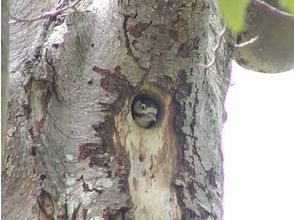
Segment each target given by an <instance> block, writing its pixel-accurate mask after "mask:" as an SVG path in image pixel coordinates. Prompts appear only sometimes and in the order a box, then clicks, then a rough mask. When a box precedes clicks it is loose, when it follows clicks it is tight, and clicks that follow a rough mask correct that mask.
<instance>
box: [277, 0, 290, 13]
mask: <svg viewBox="0 0 294 220" xmlns="http://www.w3.org/2000/svg"><path fill="white" fill-rule="evenodd" d="M279 4H280V5H281V6H282V7H283V8H285V9H286V10H288V11H289V12H291V13H293V14H294V0H279Z"/></svg>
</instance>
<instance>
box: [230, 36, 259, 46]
mask: <svg viewBox="0 0 294 220" xmlns="http://www.w3.org/2000/svg"><path fill="white" fill-rule="evenodd" d="M258 38H259V37H258V36H255V37H253V38H251V39H250V40H248V41H245V42H243V43H240V44H234V45H233V46H234V48H243V47H247V46H248V45H250V44H253V43H254V42H255V41H257V40H258Z"/></svg>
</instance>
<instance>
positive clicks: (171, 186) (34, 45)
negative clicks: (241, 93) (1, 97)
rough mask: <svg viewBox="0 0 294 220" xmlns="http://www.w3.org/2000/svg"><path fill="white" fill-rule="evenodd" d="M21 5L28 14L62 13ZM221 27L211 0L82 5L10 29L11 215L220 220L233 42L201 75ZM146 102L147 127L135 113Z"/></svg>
mask: <svg viewBox="0 0 294 220" xmlns="http://www.w3.org/2000/svg"><path fill="white" fill-rule="evenodd" d="M16 2H17V1H12V3H11V6H12V12H11V15H13V16H15V17H19V18H24V17H25V16H27V17H26V18H27V19H29V18H33V17H36V16H39V15H40V13H42V11H49V10H52V8H54V7H56V6H54V4H55V3H56V2H51V1H49V2H46V1H35V0H33V1H22V2H18V4H16ZM65 3H66V1H63V2H61V3H60V4H59V6H58V7H60V8H61V7H65V5H63V4H65ZM69 4H71V3H69ZM221 29H222V24H221V18H220V15H219V14H218V12H217V11H216V5H215V2H214V1H206V0H202V1H184V2H182V1H98V0H94V1H81V3H80V4H78V6H77V8H76V10H73V8H70V9H69V10H67V11H64V12H62V14H61V15H58V16H57V17H51V18H50V19H49V18H48V19H43V20H38V21H35V22H29V23H28V22H19V23H15V24H13V25H12V26H11V42H12V45H11V48H10V59H11V64H10V82H9V83H10V84H9V86H10V88H11V91H10V99H9V105H8V108H9V115H8V116H9V118H8V134H7V148H6V150H5V154H4V157H3V160H4V167H3V173H2V177H3V182H2V183H3V184H2V195H3V206H2V207H3V208H2V217H3V218H4V219H42V220H43V219H56V220H57V219H58V220H62V219H110V220H111V219H140V220H151V219H164V220H165V219H185V220H186V219H187V220H189V219H193V220H195V219H201V220H204V219H221V216H222V203H221V202H222V195H223V191H222V186H223V168H222V153H221V128H222V123H223V119H224V108H223V103H224V97H225V93H226V90H227V84H228V75H227V66H228V65H227V64H228V61H229V54H228V51H229V50H228V48H227V45H224V43H223V42H222V43H221V44H220V49H219V50H218V53H217V60H216V62H215V64H214V65H213V66H212V67H210V68H203V67H202V66H203V65H202V64H205V63H209V62H210V61H211V60H212V59H213V58H214V53H213V51H212V49H213V48H214V46H215V45H216V43H217V41H218V40H219V37H218V33H219V32H221ZM144 97H147V98H150V99H152V100H154V101H155V102H156V103H157V105H156V106H157V110H158V114H157V116H156V117H157V120H156V122H155V123H154V124H153V125H152V127H150V128H142V127H140V126H138V124H137V123H136V121H135V120H134V117H133V116H134V115H133V114H132V113H133V112H132V105H133V104H134V103H133V101H134V100H135V101H136V100H138V99H140V98H144Z"/></svg>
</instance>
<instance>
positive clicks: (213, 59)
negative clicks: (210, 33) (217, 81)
mask: <svg viewBox="0 0 294 220" xmlns="http://www.w3.org/2000/svg"><path fill="white" fill-rule="evenodd" d="M226 31H227V27H226V26H225V27H224V28H223V30H222V31H221V32H220V33H219V34H218V41H217V43H216V45H215V47H214V48H213V49H212V52H213V53H214V56H213V58H212V60H211V61H210V63H208V64H198V66H200V67H203V68H204V69H208V68H209V67H211V66H212V65H213V64H215V61H216V57H217V52H218V50H219V48H220V45H221V42H222V40H223V39H224V35H225V33H226Z"/></svg>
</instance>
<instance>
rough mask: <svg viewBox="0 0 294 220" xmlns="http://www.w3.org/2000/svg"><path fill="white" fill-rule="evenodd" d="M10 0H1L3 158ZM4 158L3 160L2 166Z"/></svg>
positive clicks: (2, 148) (2, 154)
mask: <svg viewBox="0 0 294 220" xmlns="http://www.w3.org/2000/svg"><path fill="white" fill-rule="evenodd" d="M8 20H9V1H8V0H3V1H1V137H2V138H1V146H2V147H1V158H3V156H4V149H5V148H4V144H5V138H3V137H4V136H5V135H6V124H7V93H8V66H9V64H8V53H9V47H8V45H9V25H8ZM2 167H3V160H1V168H2Z"/></svg>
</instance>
